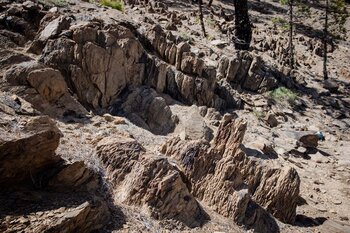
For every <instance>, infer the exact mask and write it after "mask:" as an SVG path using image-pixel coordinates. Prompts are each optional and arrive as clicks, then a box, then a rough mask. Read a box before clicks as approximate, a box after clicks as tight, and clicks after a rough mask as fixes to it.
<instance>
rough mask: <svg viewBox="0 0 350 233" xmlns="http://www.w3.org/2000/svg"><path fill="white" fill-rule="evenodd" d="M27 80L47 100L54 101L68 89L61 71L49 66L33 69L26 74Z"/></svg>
mask: <svg viewBox="0 0 350 233" xmlns="http://www.w3.org/2000/svg"><path fill="white" fill-rule="evenodd" d="M27 80H28V83H29V84H30V85H31V86H32V87H34V88H35V90H37V91H38V92H39V94H40V95H41V96H42V97H44V98H45V99H46V100H48V101H56V100H58V99H59V98H60V97H61V96H62V95H63V94H64V93H66V92H67V91H68V88H67V84H66V82H65V80H64V78H63V76H62V75H61V73H60V72H59V71H58V70H54V69H51V68H44V69H40V70H34V71H32V72H30V73H29V74H28V77H27Z"/></svg>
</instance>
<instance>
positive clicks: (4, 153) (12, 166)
mask: <svg viewBox="0 0 350 233" xmlns="http://www.w3.org/2000/svg"><path fill="white" fill-rule="evenodd" d="M16 124H17V126H16V127H18V129H20V130H19V131H18V132H16V133H15V132H8V131H7V130H6V129H5V128H2V127H1V128H0V132H1V133H0V160H1V165H0V177H1V178H0V185H6V184H7V185H10V184H11V185H13V183H14V182H21V181H24V180H28V179H30V177H31V176H34V175H35V174H36V173H37V172H38V171H40V169H42V168H43V167H45V166H50V165H53V164H56V163H57V162H58V161H59V160H60V157H59V156H56V155H55V150H56V148H57V146H58V143H59V139H60V137H61V133H60V131H59V129H58V128H57V127H56V125H55V123H54V122H53V121H52V120H51V119H50V118H49V117H44V116H39V117H32V118H30V119H28V120H27V121H24V122H18V123H16Z"/></svg>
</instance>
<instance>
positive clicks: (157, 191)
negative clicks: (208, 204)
mask: <svg viewBox="0 0 350 233" xmlns="http://www.w3.org/2000/svg"><path fill="white" fill-rule="evenodd" d="M96 154H97V156H98V157H99V158H100V159H101V160H102V162H103V165H104V166H105V168H106V174H107V178H108V180H109V182H110V183H111V185H112V187H113V190H114V199H115V200H116V201H117V202H120V203H125V204H128V205H135V206H139V207H141V208H142V209H143V210H144V211H145V212H147V213H148V214H149V215H150V216H152V217H154V218H156V219H175V220H178V221H181V222H183V223H184V224H186V225H188V226H190V227H195V226H199V225H200V224H201V223H202V221H203V220H204V218H205V213H204V212H203V210H202V209H201V207H200V205H199V203H198V202H197V201H196V199H195V198H194V197H193V195H192V194H191V193H190V190H189V188H188V187H187V184H186V181H185V179H184V176H183V174H182V173H181V172H180V171H179V170H178V169H177V168H176V166H174V165H172V164H171V163H170V162H169V161H168V159H167V158H166V157H162V156H159V155H155V154H150V153H147V152H146V151H145V150H144V148H143V147H142V146H141V145H140V144H139V143H137V142H136V141H135V140H134V139H132V138H125V137H123V136H113V137H109V138H105V139H103V140H101V141H100V142H99V143H98V145H97V147H96Z"/></svg>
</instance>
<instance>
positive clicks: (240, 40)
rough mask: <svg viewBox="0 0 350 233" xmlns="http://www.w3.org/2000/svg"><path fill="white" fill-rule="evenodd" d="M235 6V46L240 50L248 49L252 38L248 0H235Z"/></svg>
mask: <svg viewBox="0 0 350 233" xmlns="http://www.w3.org/2000/svg"><path fill="white" fill-rule="evenodd" d="M233 3H234V6H235V25H236V35H235V37H236V38H235V40H234V43H235V48H236V49H239V50H248V49H249V45H250V41H251V40H252V28H251V23H250V21H249V14H248V2H247V0H234V1H233Z"/></svg>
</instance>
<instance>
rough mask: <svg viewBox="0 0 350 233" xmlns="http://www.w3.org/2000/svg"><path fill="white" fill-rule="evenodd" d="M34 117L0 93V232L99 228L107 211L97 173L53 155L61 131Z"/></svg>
mask: <svg viewBox="0 0 350 233" xmlns="http://www.w3.org/2000/svg"><path fill="white" fill-rule="evenodd" d="M17 114H18V115H17ZM36 114H38V112H36V111H33V109H32V108H31V106H30V104H29V103H27V102H25V101H24V100H23V99H19V98H17V97H16V98H14V97H13V96H9V95H8V94H7V93H2V92H0V119H1V120H0V162H1V163H0V175H1V179H0V206H1V209H0V231H1V232H67V233H68V232H77V231H79V232H91V231H93V230H97V229H101V228H103V227H104V225H105V224H106V222H107V221H108V219H109V210H108V206H107V201H106V200H105V199H104V198H103V197H102V195H101V194H100V193H99V189H100V181H99V176H98V174H96V173H95V172H94V171H92V170H91V169H89V168H88V167H87V166H86V165H85V164H84V162H75V163H72V164H71V163H68V162H66V161H64V160H63V159H62V158H61V157H60V156H59V155H56V153H55V150H56V148H57V146H58V144H59V139H60V137H61V132H60V130H59V129H58V128H57V126H56V124H55V122H54V121H53V120H51V119H50V118H48V117H46V116H40V115H38V116H35V115H36ZM32 115H34V116H32Z"/></svg>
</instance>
